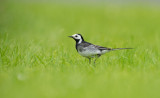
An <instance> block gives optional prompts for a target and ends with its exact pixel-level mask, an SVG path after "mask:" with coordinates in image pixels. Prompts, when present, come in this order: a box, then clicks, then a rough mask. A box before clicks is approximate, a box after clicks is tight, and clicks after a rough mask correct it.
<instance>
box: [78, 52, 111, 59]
mask: <svg viewBox="0 0 160 98" xmlns="http://www.w3.org/2000/svg"><path fill="white" fill-rule="evenodd" d="M106 52H108V51H107V50H103V51H100V50H85V51H78V53H79V54H80V55H81V56H84V57H96V56H97V55H98V54H100V55H102V54H105V53H106Z"/></svg>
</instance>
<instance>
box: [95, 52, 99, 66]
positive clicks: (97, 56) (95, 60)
mask: <svg viewBox="0 0 160 98" xmlns="http://www.w3.org/2000/svg"><path fill="white" fill-rule="evenodd" d="M100 56H101V55H100V54H98V55H97V56H96V58H95V60H94V66H96V65H95V63H96V60H97V59H98V58H99V57H100Z"/></svg>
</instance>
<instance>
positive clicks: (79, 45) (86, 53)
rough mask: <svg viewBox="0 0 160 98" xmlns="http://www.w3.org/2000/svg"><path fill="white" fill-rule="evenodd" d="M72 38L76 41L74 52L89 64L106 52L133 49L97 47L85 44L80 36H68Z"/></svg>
mask: <svg viewBox="0 0 160 98" xmlns="http://www.w3.org/2000/svg"><path fill="white" fill-rule="evenodd" d="M68 37H70V38H73V39H74V40H75V41H76V50H77V52H78V53H79V54H80V55H81V56H83V57H86V58H88V59H89V63H91V59H92V58H95V60H94V64H95V62H96V60H97V58H99V57H100V56H101V55H103V54H105V53H106V52H110V51H114V50H122V49H133V48H107V47H102V46H99V45H94V44H92V43H89V42H86V41H85V40H84V38H83V36H82V35H81V34H73V35H72V36H68Z"/></svg>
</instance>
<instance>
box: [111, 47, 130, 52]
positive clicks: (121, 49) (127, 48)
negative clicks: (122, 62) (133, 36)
mask: <svg viewBox="0 0 160 98" xmlns="http://www.w3.org/2000/svg"><path fill="white" fill-rule="evenodd" d="M122 49H133V48H113V49H112V50H113V51H114V50H122Z"/></svg>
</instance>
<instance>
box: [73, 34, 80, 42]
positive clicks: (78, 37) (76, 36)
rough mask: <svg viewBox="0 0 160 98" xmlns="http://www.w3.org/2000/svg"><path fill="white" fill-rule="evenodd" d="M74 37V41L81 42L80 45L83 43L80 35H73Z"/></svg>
mask: <svg viewBox="0 0 160 98" xmlns="http://www.w3.org/2000/svg"><path fill="white" fill-rule="evenodd" d="M72 37H73V38H74V39H76V40H79V42H78V44H80V43H81V42H82V37H81V36H80V35H78V34H74V35H72Z"/></svg>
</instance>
